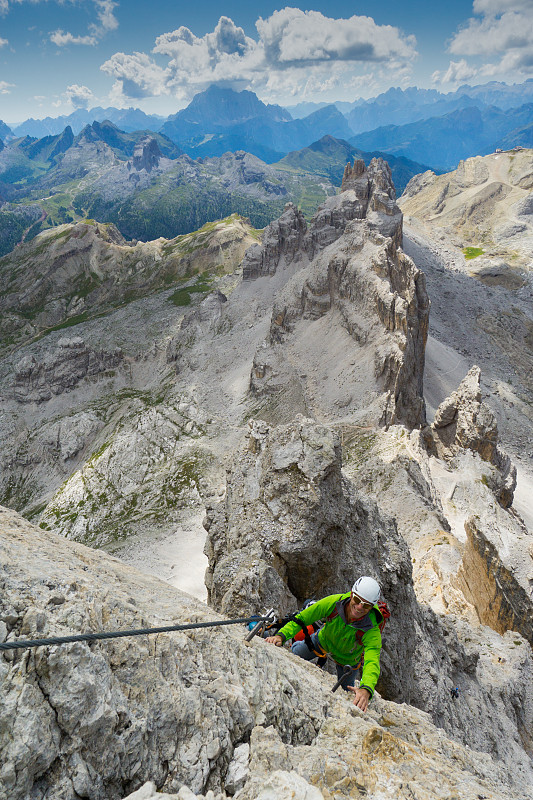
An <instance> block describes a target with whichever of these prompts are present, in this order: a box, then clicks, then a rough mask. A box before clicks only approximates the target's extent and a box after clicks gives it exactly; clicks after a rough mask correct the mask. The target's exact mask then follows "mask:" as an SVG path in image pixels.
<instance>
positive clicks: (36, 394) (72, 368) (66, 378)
mask: <svg viewBox="0 0 533 800" xmlns="http://www.w3.org/2000/svg"><path fill="white" fill-rule="evenodd" d="M123 361H124V356H123V353H122V351H121V350H120V349H119V348H115V350H113V351H111V352H107V351H106V350H99V351H96V350H93V349H92V348H89V347H88V346H87V345H86V343H85V342H84V341H83V339H81V338H80V337H79V336H74V337H72V338H64V339H61V340H60V341H59V342H58V347H57V349H56V350H55V352H53V353H50V354H48V355H47V356H45V358H44V360H43V361H41V362H38V361H37V360H36V358H35V357H34V356H25V357H24V358H22V359H21V361H19V363H18V364H17V365H16V367H15V374H14V379H13V397H14V398H15V400H16V401H17V402H19V403H34V402H37V403H39V402H43V401H44V400H50V398H51V397H52V396H53V395H58V394H62V393H63V392H68V391H70V390H71V389H72V388H73V387H74V386H76V384H78V383H79V382H80V381H81V380H83V379H84V378H88V377H95V376H97V375H101V374H102V373H105V372H108V371H109V370H114V369H116V368H117V367H120V366H122V364H123Z"/></svg>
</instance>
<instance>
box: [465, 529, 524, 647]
mask: <svg viewBox="0 0 533 800" xmlns="http://www.w3.org/2000/svg"><path fill="white" fill-rule="evenodd" d="M499 516H500V517H501V514H500V515H499ZM498 522H499V523H500V524H499V525H497V526H496V525H494V524H490V523H492V520H490V519H487V516H486V515H483V516H482V517H480V516H471V517H469V518H468V519H467V520H466V522H465V530H466V534H467V542H466V545H465V549H464V554H463V560H462V564H461V570H460V572H459V575H458V580H457V583H458V585H459V586H460V587H461V588H462V590H463V591H464V594H465V596H466V597H467V599H469V600H470V602H472V603H473V605H474V606H475V608H476V611H477V613H478V615H479V618H480V620H481V622H482V623H484V624H485V625H490V627H491V628H493V629H494V630H495V631H498V632H499V633H505V632H506V631H517V632H518V633H520V634H521V635H522V636H523V637H524V638H525V639H527V640H528V641H529V642H530V644H532V645H533V601H532V599H531V590H532V589H533V558H532V557H531V555H530V553H527V552H524V546H523V545H524V540H525V541H528V540H533V537H531V536H525V535H524V531H523V530H522V531H518V532H514V531H513V532H514V533H515V536H514V537H513V539H514V541H513V540H511V546H510V547H509V546H507V547H502V539H503V532H504V531H505V525H504V524H502V523H503V520H501V519H499V520H498ZM487 523H488V524H487ZM517 534H518V535H517ZM513 551H515V552H513Z"/></svg>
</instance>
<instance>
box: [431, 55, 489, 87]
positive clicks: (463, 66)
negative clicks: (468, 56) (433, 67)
mask: <svg viewBox="0 0 533 800" xmlns="http://www.w3.org/2000/svg"><path fill="white" fill-rule="evenodd" d="M478 72H479V70H478V69H476V68H475V67H472V66H470V65H469V64H468V63H467V62H466V61H465V59H464V58H462V59H461V60H460V61H450V65H449V67H448V69H447V70H446V72H444V73H442V72H440V71H438V70H437V71H436V72H434V73H433V75H432V76H431V78H432V80H433V83H451V84H460V83H465V82H466V81H471V80H472V79H473V78H475V77H476V75H477V74H478Z"/></svg>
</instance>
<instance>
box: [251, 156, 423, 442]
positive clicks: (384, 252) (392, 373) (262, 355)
mask: <svg viewBox="0 0 533 800" xmlns="http://www.w3.org/2000/svg"><path fill="white" fill-rule="evenodd" d="M356 169H357V168H356ZM345 187H348V188H345V190H344V191H343V192H342V193H341V194H339V195H338V196H336V197H333V198H329V199H328V200H327V201H326V203H325V204H324V205H323V206H321V207H320V208H319V210H318V212H317V214H316V215H315V217H314V218H313V220H312V222H311V224H310V226H309V230H308V233H307V234H306V236H305V237H304V240H303V242H302V244H301V251H300V256H301V262H299V263H300V267H299V269H298V270H297V271H295V274H294V275H293V277H292V278H290V279H289V280H288V282H287V284H286V286H285V287H284V288H283V289H282V290H281V291H280V292H279V294H278V295H277V297H276V300H275V303H274V307H273V311H272V318H271V325H270V331H269V335H268V337H267V339H266V341H265V343H264V346H262V347H261V348H260V350H259V351H257V352H256V355H255V357H254V366H253V369H252V373H251V378H250V387H251V390H252V392H253V393H254V394H255V395H256V396H257V397H259V398H260V397H263V396H268V395H279V396H282V395H283V386H284V385H285V386H287V387H288V388H289V391H290V392H293V388H292V387H294V386H298V385H299V390H300V394H301V395H302V397H303V398H304V399H303V400H302V402H301V405H300V406H299V407H297V409H296V410H299V411H302V413H303V412H305V411H306V410H307V409H309V408H311V407H313V406H316V405H317V399H316V398H315V397H314V394H315V392H314V391H313V388H312V387H311V385H310V381H309V379H308V376H307V375H306V378H307V380H306V381H305V382H302V379H301V378H300V376H299V375H298V374H297V373H296V370H295V369H294V368H292V367H291V363H292V362H293V361H296V360H298V356H299V357H300V358H301V357H302V356H301V354H302V352H305V351H306V350H307V351H308V352H306V353H305V355H306V356H309V357H310V359H312V360H310V362H309V363H310V365H311V366H312V367H313V368H316V369H319V368H320V367H321V366H322V365H323V364H324V363H326V364H327V363H329V362H330V361H331V362H335V361H336V360H338V357H339V356H338V353H337V352H335V353H333V352H332V353H331V354H329V353H327V352H324V349H323V347H324V346H325V347H327V346H328V339H329V338H330V337H328V338H327V339H326V331H327V327H328V326H332V325H335V327H336V328H338V321H340V324H341V326H342V327H343V329H344V331H345V332H346V334H347V335H346V337H344V341H343V342H342V344H341V343H340V341H338V338H339V334H338V333H336V339H335V340H334V341H335V344H336V345H337V347H338V349H339V351H341V352H342V353H343V354H344V357H345V358H346V357H347V353H350V356H351V358H349V364H348V365H349V366H352V367H354V369H351V370H349V372H350V373H352V375H350V384H351V387H353V391H352V392H351V401H349V403H348V405H349V407H350V409H349V410H350V411H351V412H352V413H355V414H357V413H358V414H359V417H360V420H361V422H363V421H366V423H367V424H381V425H390V424H392V423H393V422H395V421H397V420H401V421H404V422H405V423H406V424H407V425H409V426H410V427H414V426H417V425H419V424H421V423H423V422H424V420H425V410H424V402H423V399H422V374H423V368H424V348H425V342H426V337H427V327H428V315H429V300H428V296H427V293H426V289H425V281H424V276H423V275H422V273H421V272H420V271H419V270H417V269H416V267H415V266H414V264H413V262H412V261H411V260H410V259H409V258H407V256H405V255H404V254H403V252H402V251H401V249H400V245H401V238H402V215H401V212H400V210H399V208H398V207H397V206H396V204H395V201H394V188H393V186H392V183H391V177H390V170H389V168H388V166H387V165H385V164H384V162H382V161H381V160H379V159H378V160H374V161H372V163H371V164H370V166H369V168H368V170H366V169H364V170H363V171H362V172H361V173H360V174H359V173H358V174H357V177H356V179H355V180H354V179H352V178H351V177H350V179H349V180H346V181H345ZM351 187H354V188H351ZM275 233H276V231H275V229H274V228H273V229H272V230H271V232H270V234H269V250H274V251H275V252H277V250H276V246H275V245H274V244H272V242H271V239H272V237H273V236H274V235H275ZM280 241H281V240H280ZM268 252H269V251H267V250H266V249H260V248H258V249H257V250H255V251H254V253H255V255H254V259H256V261H257V263H258V264H259V263H260V262H261V261H262V259H266V260H267V261H268V262H269V263H270V259H269V258H268ZM293 260H294V259H293ZM245 266H246V262H245ZM313 321H315V322H316V325H315V326H313V325H312V324H310V323H312V322H313ZM315 329H316V334H314V336H313V333H314V330H315ZM315 337H316V340H317V347H318V340H319V338H320V339H321V344H322V345H323V347H322V349H321V351H320V355H321V356H322V358H321V360H320V362H319V361H318V357H317V355H316V354H315V353H314V352H313V351H312V350H311V345H312V343H313V339H314V338H315ZM324 340H325V341H324ZM288 353H290V357H287V356H288ZM315 359H316V367H315ZM348 365H346V366H348ZM346 372H347V370H345V371H344V375H346ZM340 381H341V378H340V375H339V378H338V382H339V383H340ZM336 382H337V381H335V383H336ZM342 382H343V383H345V382H346V378H344V380H343V381H342ZM328 400H329V403H328ZM289 404H290V405H291V408H293V410H294V402H293V400H292V394H291V397H290V398H287V403H286V405H289ZM324 404H325V405H326V404H327V405H329V406H331V398H330V397H328V398H327V399H326V398H324ZM278 405H281V403H280V402H278ZM326 413H330V411H329V409H328V412H326Z"/></svg>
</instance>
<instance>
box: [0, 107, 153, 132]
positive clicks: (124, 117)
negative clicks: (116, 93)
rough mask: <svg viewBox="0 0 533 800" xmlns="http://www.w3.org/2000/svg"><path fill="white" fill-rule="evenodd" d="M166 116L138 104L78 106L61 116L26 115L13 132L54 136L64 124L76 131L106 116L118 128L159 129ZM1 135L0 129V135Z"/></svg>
mask: <svg viewBox="0 0 533 800" xmlns="http://www.w3.org/2000/svg"><path fill="white" fill-rule="evenodd" d="M165 119H166V117H160V116H158V115H156V114H145V113H144V111H141V110H140V109H139V108H113V107H110V108H101V107H100V106H97V107H96V108H91V109H86V108H78V109H76V111H73V112H72V114H68V115H67V116H61V117H45V118H44V119H27V120H26V121H25V122H23V123H21V124H20V125H16V126H14V127H13V128H12V129H11V130H12V134H13V136H15V137H18V136H35V137H37V138H38V139H40V138H42V137H43V136H55V135H56V134H58V133H61V132H62V131H63V130H65V128H66V127H70V128H72V131H73V133H74V134H75V135H76V134H78V133H80V131H81V130H82V129H83V128H84V127H85V126H86V125H91V124H92V123H93V122H103V121H104V120H109V121H110V122H112V123H113V124H114V125H116V126H117V127H118V128H120V129H121V130H123V131H127V132H129V133H131V132H133V131H139V130H149V131H158V130H159V129H160V128H161V125H162V124H163V122H164V121H165ZM1 138H4V137H3V136H2V133H1V123H0V139H1Z"/></svg>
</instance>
